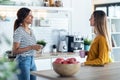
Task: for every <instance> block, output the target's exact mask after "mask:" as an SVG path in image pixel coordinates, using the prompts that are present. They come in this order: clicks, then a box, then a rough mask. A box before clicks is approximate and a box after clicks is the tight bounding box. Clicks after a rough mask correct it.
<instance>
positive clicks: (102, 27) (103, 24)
mask: <svg viewBox="0 0 120 80" xmlns="http://www.w3.org/2000/svg"><path fill="white" fill-rule="evenodd" d="M93 16H94V26H95V31H97V33H98V34H100V35H103V36H104V37H105V38H106V42H107V45H108V49H109V51H111V49H112V43H111V35H110V31H109V30H110V29H109V27H108V26H107V16H106V14H105V12H104V11H101V10H96V11H94V12H93Z"/></svg>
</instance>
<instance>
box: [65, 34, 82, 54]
mask: <svg viewBox="0 0 120 80" xmlns="http://www.w3.org/2000/svg"><path fill="white" fill-rule="evenodd" d="M66 37H67V47H68V52H74V51H75V52H76V51H77V52H79V51H80V50H83V47H84V45H83V38H82V37H81V36H76V35H68V36H66Z"/></svg>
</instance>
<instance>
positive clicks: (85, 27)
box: [0, 0, 92, 54]
mask: <svg viewBox="0 0 120 80" xmlns="http://www.w3.org/2000/svg"><path fill="white" fill-rule="evenodd" d="M62 1H63V6H64V7H66V8H69V7H71V8H72V13H70V15H71V20H70V23H69V25H70V27H69V29H70V30H68V28H66V27H60V26H58V27H59V28H58V27H44V28H38V27H32V28H33V30H34V31H35V35H36V37H37V40H39V39H45V40H47V42H48V44H47V45H49V46H48V47H46V51H47V52H49V51H50V45H52V43H54V42H55V41H56V40H58V39H59V38H58V37H56V38H55V37H51V38H50V36H56V35H57V36H58V35H59V34H56V33H54V34H53V31H52V30H56V31H57V30H58V29H65V30H66V31H69V34H73V35H74V34H79V35H87V34H90V33H91V27H90V26H89V18H90V15H91V8H92V2H91V0H87V1H85V0H62ZM14 15H15V14H14ZM56 17H57V16H56ZM58 17H59V16H58ZM14 20H15V17H14V18H11V19H10V21H5V22H0V45H1V46H0V54H2V53H4V52H5V51H6V50H11V49H12V41H13V38H12V35H13V23H14ZM56 31H55V32H56ZM47 34H49V36H48V35H47ZM1 36H2V37H1ZM4 36H8V37H7V38H6V37H4ZM55 39H56V40H55ZM55 43H57V42H55Z"/></svg>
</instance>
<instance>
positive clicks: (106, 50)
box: [84, 10, 112, 65]
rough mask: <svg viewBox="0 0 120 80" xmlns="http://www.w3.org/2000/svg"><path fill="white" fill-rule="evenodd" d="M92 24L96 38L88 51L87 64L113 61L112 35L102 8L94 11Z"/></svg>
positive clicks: (91, 19) (102, 63)
mask: <svg viewBox="0 0 120 80" xmlns="http://www.w3.org/2000/svg"><path fill="white" fill-rule="evenodd" d="M90 25H91V26H93V28H94V31H95V35H96V37H95V39H94V41H93V42H92V44H91V48H90V50H89V51H88V56H87V60H86V62H85V63H84V64H85V65H104V64H107V63H110V62H111V58H110V52H111V48H112V46H111V37H110V33H109V29H108V26H107V16H106V14H105V12H103V11H101V10H97V11H94V12H93V14H92V15H91V18H90Z"/></svg>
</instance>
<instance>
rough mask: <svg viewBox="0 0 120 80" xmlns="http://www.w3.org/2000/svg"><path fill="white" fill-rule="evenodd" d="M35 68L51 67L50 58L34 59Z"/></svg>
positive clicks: (46, 68)
mask: <svg viewBox="0 0 120 80" xmlns="http://www.w3.org/2000/svg"><path fill="white" fill-rule="evenodd" d="M35 64H36V67H37V70H48V69H51V59H37V60H35Z"/></svg>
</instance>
